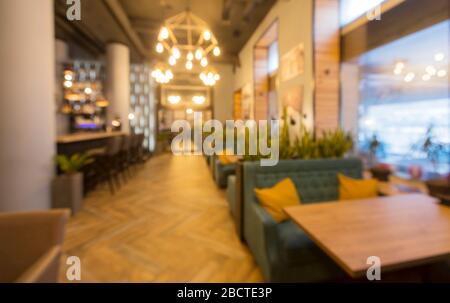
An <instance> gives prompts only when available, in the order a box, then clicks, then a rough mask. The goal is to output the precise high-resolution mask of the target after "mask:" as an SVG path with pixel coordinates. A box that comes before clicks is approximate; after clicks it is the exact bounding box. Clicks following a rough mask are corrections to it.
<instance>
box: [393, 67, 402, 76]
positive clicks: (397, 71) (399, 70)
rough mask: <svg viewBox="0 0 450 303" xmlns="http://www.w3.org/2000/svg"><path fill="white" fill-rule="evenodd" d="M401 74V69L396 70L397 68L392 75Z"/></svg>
mask: <svg viewBox="0 0 450 303" xmlns="http://www.w3.org/2000/svg"><path fill="white" fill-rule="evenodd" d="M402 72H403V71H402V70H401V69H398V68H396V69H394V75H401V74H402Z"/></svg>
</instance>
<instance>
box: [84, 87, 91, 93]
mask: <svg viewBox="0 0 450 303" xmlns="http://www.w3.org/2000/svg"><path fill="white" fill-rule="evenodd" d="M84 93H85V94H87V95H90V94H92V88H90V87H86V88H85V89H84Z"/></svg>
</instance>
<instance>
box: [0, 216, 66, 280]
mask: <svg viewBox="0 0 450 303" xmlns="http://www.w3.org/2000/svg"><path fill="white" fill-rule="evenodd" d="M69 216H70V211H69V210H51V211H36V212H24V213H3V214H0V282H1V283H4V282H22V283H31V282H45V283H51V282H53V283H55V282H57V280H58V273H59V264H60V257H61V251H62V244H63V239H64V230H65V225H66V222H67V220H68V218H69Z"/></svg>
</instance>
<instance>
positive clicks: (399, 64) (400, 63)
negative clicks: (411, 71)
mask: <svg viewBox="0 0 450 303" xmlns="http://www.w3.org/2000/svg"><path fill="white" fill-rule="evenodd" d="M404 68H405V63H403V62H397V64H395V69H400V70H401V69H404Z"/></svg>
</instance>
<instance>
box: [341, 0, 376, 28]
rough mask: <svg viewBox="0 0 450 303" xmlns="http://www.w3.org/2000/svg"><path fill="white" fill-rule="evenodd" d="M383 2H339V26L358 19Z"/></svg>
mask: <svg viewBox="0 0 450 303" xmlns="http://www.w3.org/2000/svg"><path fill="white" fill-rule="evenodd" d="M384 1H385V0H341V26H345V25H347V24H349V23H351V22H352V21H354V20H356V19H358V18H359V17H361V16H362V15H364V14H365V13H367V12H368V11H370V10H371V9H373V8H375V7H376V6H377V5H379V4H381V3H382V2H384Z"/></svg>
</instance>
